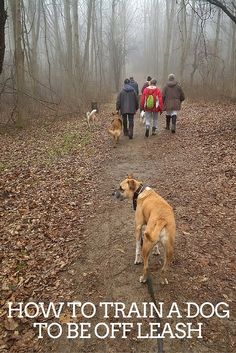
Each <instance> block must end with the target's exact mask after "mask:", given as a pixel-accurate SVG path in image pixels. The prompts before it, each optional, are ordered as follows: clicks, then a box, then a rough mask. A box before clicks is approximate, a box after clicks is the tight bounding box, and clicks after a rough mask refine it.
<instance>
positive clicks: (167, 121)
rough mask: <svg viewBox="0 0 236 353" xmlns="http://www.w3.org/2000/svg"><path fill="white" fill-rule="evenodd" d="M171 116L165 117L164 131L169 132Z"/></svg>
mask: <svg viewBox="0 0 236 353" xmlns="http://www.w3.org/2000/svg"><path fill="white" fill-rule="evenodd" d="M170 119H171V115H166V130H170Z"/></svg>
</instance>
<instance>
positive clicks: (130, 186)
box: [128, 179, 135, 191]
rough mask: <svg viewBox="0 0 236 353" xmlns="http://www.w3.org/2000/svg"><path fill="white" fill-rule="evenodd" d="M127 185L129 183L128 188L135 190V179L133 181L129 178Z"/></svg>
mask: <svg viewBox="0 0 236 353" xmlns="http://www.w3.org/2000/svg"><path fill="white" fill-rule="evenodd" d="M128 185H129V188H130V190H132V191H134V190H135V181H134V179H129V180H128Z"/></svg>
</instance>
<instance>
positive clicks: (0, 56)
mask: <svg viewBox="0 0 236 353" xmlns="http://www.w3.org/2000/svg"><path fill="white" fill-rule="evenodd" d="M6 20H7V12H6V10H5V7H4V0H0V75H1V73H2V67H3V60H4V54H5V23H6Z"/></svg>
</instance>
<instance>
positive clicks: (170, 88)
mask: <svg viewBox="0 0 236 353" xmlns="http://www.w3.org/2000/svg"><path fill="white" fill-rule="evenodd" d="M162 97H163V105H164V106H163V111H166V129H167V130H170V122H171V123H172V124H171V132H172V133H175V131H176V121H177V112H178V111H179V110H180V109H181V103H182V102H183V101H184V100H185V96H184V92H183V89H182V88H181V86H180V85H179V84H178V82H177V81H176V79H175V75H174V74H170V75H169V76H168V82H167V84H166V86H165V87H164V88H163V91H162Z"/></svg>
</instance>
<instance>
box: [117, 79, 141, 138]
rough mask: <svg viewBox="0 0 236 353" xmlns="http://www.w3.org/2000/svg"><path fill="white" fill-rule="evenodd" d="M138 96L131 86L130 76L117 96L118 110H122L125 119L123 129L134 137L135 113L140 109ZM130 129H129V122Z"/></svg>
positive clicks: (127, 134) (130, 136) (126, 134)
mask: <svg viewBox="0 0 236 353" xmlns="http://www.w3.org/2000/svg"><path fill="white" fill-rule="evenodd" d="M138 107H139V104H138V96H137V94H136V92H135V90H134V88H133V87H132V86H130V80H129V79H128V78H126V79H125V81H124V86H123V88H122V90H121V91H120V93H119V94H118V96H117V100H116V110H117V111H120V114H121V115H122V119H123V131H124V135H125V136H129V138H130V139H132V138H133V130H134V114H135V113H136V111H137V110H138ZM127 119H128V122H129V129H128V122H127Z"/></svg>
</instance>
